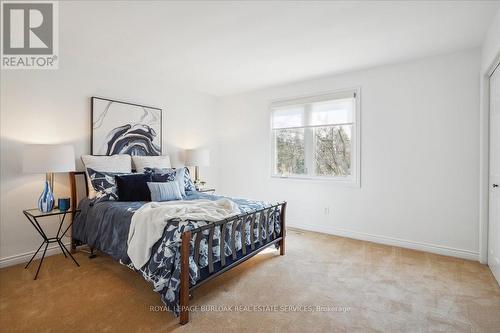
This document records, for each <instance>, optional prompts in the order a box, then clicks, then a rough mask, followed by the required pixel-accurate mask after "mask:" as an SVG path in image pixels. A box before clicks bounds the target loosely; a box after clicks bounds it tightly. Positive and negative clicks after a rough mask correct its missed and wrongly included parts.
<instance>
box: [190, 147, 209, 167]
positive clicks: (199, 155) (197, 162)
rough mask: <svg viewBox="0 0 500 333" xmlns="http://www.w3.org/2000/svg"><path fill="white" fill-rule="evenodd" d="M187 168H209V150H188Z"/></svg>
mask: <svg viewBox="0 0 500 333" xmlns="http://www.w3.org/2000/svg"><path fill="white" fill-rule="evenodd" d="M185 164H186V166H209V165H210V151H209V150H208V149H188V150H186V162H185Z"/></svg>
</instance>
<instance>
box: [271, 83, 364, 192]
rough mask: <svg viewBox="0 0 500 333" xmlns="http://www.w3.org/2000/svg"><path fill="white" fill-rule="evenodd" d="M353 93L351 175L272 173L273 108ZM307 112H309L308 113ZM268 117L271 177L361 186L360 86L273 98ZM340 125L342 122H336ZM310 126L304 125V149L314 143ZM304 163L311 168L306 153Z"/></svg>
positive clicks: (273, 163) (273, 152) (273, 150)
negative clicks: (278, 98) (285, 97)
mask: <svg viewBox="0 0 500 333" xmlns="http://www.w3.org/2000/svg"><path fill="white" fill-rule="evenodd" d="M351 92H352V93H353V95H354V103H355V110H354V115H353V116H354V119H353V122H352V137H351V143H352V145H351V149H352V151H351V159H352V160H351V175H350V176H346V177H342V176H313V175H293V174H288V175H280V174H276V173H274V170H275V169H276V168H275V166H276V154H275V149H276V137H275V131H274V130H273V126H272V116H273V109H275V108H277V107H280V106H286V105H296V104H305V103H315V102H321V101H327V100H331V99H336V98H339V97H338V96H340V95H345V94H349V93H351ZM308 114H309V113H308ZM269 119H270V122H269V123H270V126H269V130H270V139H271V140H270V141H271V142H270V146H271V163H270V164H271V177H272V178H273V179H282V180H313V181H327V182H332V183H336V184H341V185H347V186H353V187H360V186H361V88H360V87H355V88H349V89H342V90H335V91H328V92H323V93H318V94H315V95H307V96H300V97H293V98H287V99H280V100H274V101H271V103H270V105H269ZM338 125H342V124H338ZM312 128H313V126H309V127H306V131H305V133H304V145H305V146H306V151H308V148H307V147H309V149H313V148H314V144H313V142H312V140H313V136H312ZM305 159H306V160H305V163H306V168H307V169H309V168H312V167H313V165H312V161H310V156H309V157H308V156H307V154H306V156H305Z"/></svg>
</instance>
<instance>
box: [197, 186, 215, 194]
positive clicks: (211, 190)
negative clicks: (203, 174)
mask: <svg viewBox="0 0 500 333" xmlns="http://www.w3.org/2000/svg"><path fill="white" fill-rule="evenodd" d="M196 191H198V192H201V193H211V194H214V193H215V188H213V187H204V186H202V187H199V188H197V189H196Z"/></svg>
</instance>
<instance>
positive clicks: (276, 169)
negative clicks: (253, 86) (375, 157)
mask: <svg viewBox="0 0 500 333" xmlns="http://www.w3.org/2000/svg"><path fill="white" fill-rule="evenodd" d="M358 101H359V91H358V90H349V91H342V92H338V93H331V94H325V95H321V96H314V97H306V98H300V99H294V100H288V101H280V102H275V103H272V104H271V111H272V112H271V123H272V154H273V156H272V160H273V172H272V173H273V176H277V177H290V178H319V179H332V180H341V181H344V182H349V183H358V184H359V121H358V119H359V102H358Z"/></svg>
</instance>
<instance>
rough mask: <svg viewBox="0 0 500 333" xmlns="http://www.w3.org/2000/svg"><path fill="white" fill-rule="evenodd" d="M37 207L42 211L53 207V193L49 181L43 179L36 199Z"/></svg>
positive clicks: (44, 211)
mask: <svg viewBox="0 0 500 333" xmlns="http://www.w3.org/2000/svg"><path fill="white" fill-rule="evenodd" d="M38 209H39V210H40V211H41V212H43V213H48V212H50V211H51V210H52V209H54V194H53V193H52V189H51V188H50V184H49V181H45V186H44V188H43V192H42V195H41V196H40V198H39V199H38Z"/></svg>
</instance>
